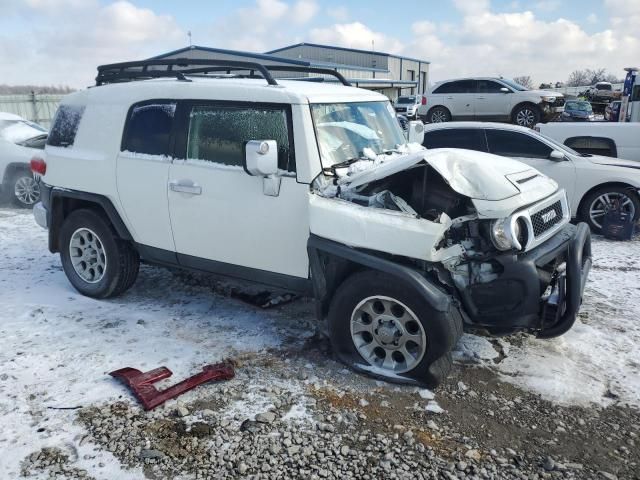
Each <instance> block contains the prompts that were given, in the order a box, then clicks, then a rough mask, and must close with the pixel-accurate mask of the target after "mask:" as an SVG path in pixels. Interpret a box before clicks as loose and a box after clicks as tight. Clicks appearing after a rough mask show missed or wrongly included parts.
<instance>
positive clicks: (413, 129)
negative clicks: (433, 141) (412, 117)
mask: <svg viewBox="0 0 640 480" xmlns="http://www.w3.org/2000/svg"><path fill="white" fill-rule="evenodd" d="M407 140H408V141H409V143H419V144H420V145H422V142H423V141H424V123H422V122H420V121H413V122H409V127H408V129H407Z"/></svg>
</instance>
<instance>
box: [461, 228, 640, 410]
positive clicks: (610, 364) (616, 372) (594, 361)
mask: <svg viewBox="0 0 640 480" xmlns="http://www.w3.org/2000/svg"><path fill="white" fill-rule="evenodd" d="M593 258H594V266H593V268H592V270H591V274H590V276H589V281H588V283H587V288H586V292H585V298H584V302H583V306H582V309H581V311H580V314H579V319H578V320H577V321H576V324H575V325H574V326H573V328H572V329H571V330H570V331H569V332H568V333H566V334H565V335H563V336H562V337H559V338H555V339H552V340H538V339H535V338H533V337H531V336H527V337H517V339H518V340H519V341H517V342H516V341H513V340H511V339H510V338H509V337H507V338H504V339H500V340H499V344H500V345H501V346H502V348H503V351H504V354H505V355H506V357H505V358H504V359H503V360H501V361H500V360H499V359H498V356H499V355H498V352H497V351H496V350H495V349H494V348H493V345H492V344H491V343H490V342H489V341H488V340H486V339H484V338H482V337H477V336H473V335H465V336H464V337H463V339H462V341H461V342H460V344H459V346H458V350H459V352H458V356H459V357H461V356H467V357H469V356H471V357H473V356H475V357H476V358H478V359H480V360H481V361H483V362H484V363H485V364H486V365H489V366H491V368H494V369H495V370H497V371H498V372H500V373H501V374H502V376H503V379H504V380H505V381H507V382H511V383H514V384H516V385H519V386H521V387H524V388H527V389H529V390H533V391H535V392H538V393H540V394H541V395H542V396H543V397H544V398H546V399H548V400H552V401H555V402H558V403H560V404H564V405H570V404H578V405H588V404H592V403H593V404H599V405H603V406H606V405H609V404H611V403H613V402H620V403H622V404H630V405H636V406H640V348H639V347H640V238H636V239H635V240H633V241H632V242H614V241H608V240H605V239H603V238H602V237H594V238H593ZM461 354H463V355H461ZM493 360H496V361H498V362H499V363H497V364H495V363H494V361H493Z"/></svg>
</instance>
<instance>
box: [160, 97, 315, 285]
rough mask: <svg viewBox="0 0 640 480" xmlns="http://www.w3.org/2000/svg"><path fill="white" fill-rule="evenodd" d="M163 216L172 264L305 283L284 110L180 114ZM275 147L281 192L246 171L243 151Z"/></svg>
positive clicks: (303, 216)
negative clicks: (263, 144)
mask: <svg viewBox="0 0 640 480" xmlns="http://www.w3.org/2000/svg"><path fill="white" fill-rule="evenodd" d="M178 118H179V124H180V125H181V127H180V132H179V134H178V135H177V137H176V151H175V152H176V154H175V156H176V160H174V162H173V164H172V165H171V169H170V172H169V182H168V184H169V211H170V216H171V225H172V228H173V237H174V240H175V245H176V250H177V252H178V260H179V262H180V263H181V264H182V265H185V266H187V267H192V268H197V269H202V270H210V271H216V272H220V273H224V274H228V275H232V276H238V277H243V278H249V279H251V280H255V281H262V282H264V283H270V284H275V285H280V284H282V285H288V284H287V282H288V281H290V280H292V278H293V279H294V280H292V281H295V279H298V280H301V279H304V280H305V282H306V280H307V278H308V272H309V268H308V257H307V251H306V244H307V240H308V238H309V223H308V221H309V220H308V219H309V215H308V192H309V186H308V185H306V184H302V183H298V181H297V179H296V164H295V149H294V145H293V130H292V124H291V107H290V106H289V105H280V104H256V103H240V102H215V103H211V102H184V103H181V104H180V106H179V113H178ZM249 140H275V141H276V142H277V144H278V160H279V168H280V173H279V176H280V177H281V185H280V190H279V194H278V195H277V196H268V195H265V194H264V193H263V179H262V178H261V177H255V176H251V175H249V174H248V173H247V172H246V171H245V144H246V142H247V141H249Z"/></svg>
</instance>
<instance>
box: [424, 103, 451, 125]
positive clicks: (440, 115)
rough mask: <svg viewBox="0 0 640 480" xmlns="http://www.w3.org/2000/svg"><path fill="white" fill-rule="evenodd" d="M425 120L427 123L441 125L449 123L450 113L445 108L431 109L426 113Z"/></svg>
mask: <svg viewBox="0 0 640 480" xmlns="http://www.w3.org/2000/svg"><path fill="white" fill-rule="evenodd" d="M426 120H427V121H428V122H429V123H443V122H450V121H451V112H450V111H449V110H447V109H446V108H445V107H440V106H438V107H433V108H432V109H431V110H429V112H428V113H427V118H426Z"/></svg>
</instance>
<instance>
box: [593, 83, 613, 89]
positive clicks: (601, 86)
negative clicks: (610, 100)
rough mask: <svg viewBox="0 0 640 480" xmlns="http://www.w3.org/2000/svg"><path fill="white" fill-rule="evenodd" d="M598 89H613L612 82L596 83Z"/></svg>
mask: <svg viewBox="0 0 640 480" xmlns="http://www.w3.org/2000/svg"><path fill="white" fill-rule="evenodd" d="M596 90H611V84H610V83H598V84H597V85H596Z"/></svg>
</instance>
